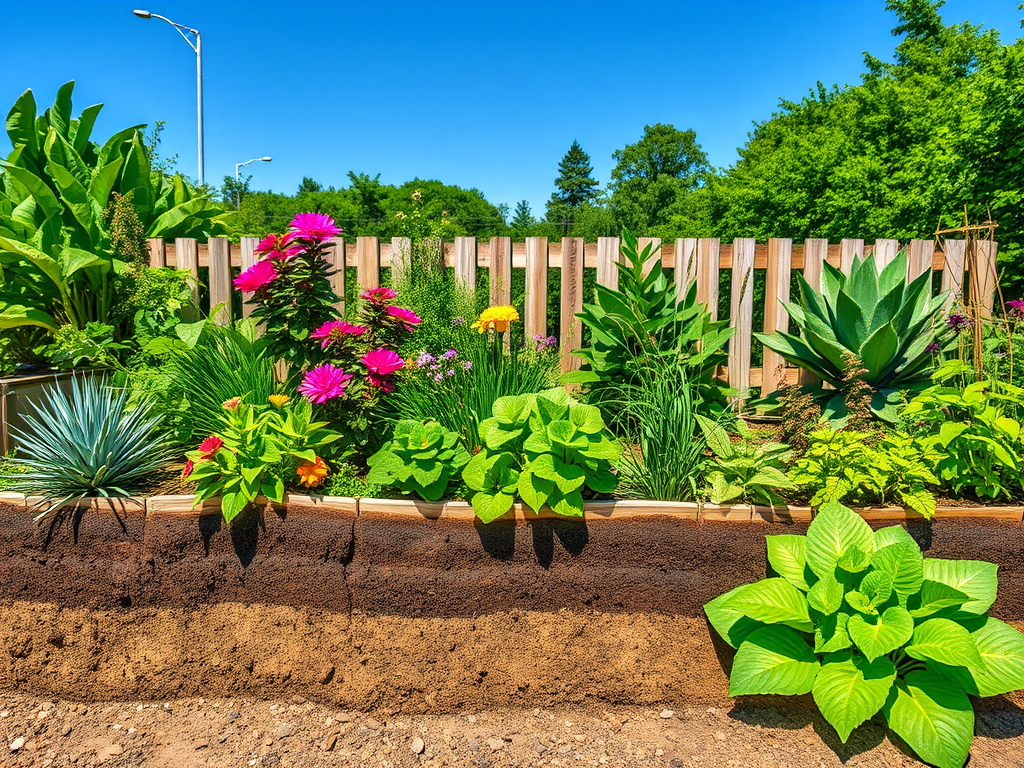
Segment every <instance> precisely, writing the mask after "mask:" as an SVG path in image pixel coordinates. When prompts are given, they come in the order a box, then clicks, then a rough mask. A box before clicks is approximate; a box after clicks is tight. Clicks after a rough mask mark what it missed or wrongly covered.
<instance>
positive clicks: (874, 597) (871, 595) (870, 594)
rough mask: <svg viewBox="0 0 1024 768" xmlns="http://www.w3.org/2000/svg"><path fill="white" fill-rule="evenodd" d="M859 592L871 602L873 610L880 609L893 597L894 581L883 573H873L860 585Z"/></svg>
mask: <svg viewBox="0 0 1024 768" xmlns="http://www.w3.org/2000/svg"><path fill="white" fill-rule="evenodd" d="M859 592H860V593H861V594H862V595H864V596H865V597H867V598H868V600H870V601H871V607H872V608H878V606H880V605H882V604H883V603H884V602H885V601H886V600H888V599H889V597H890V596H891V595H892V579H890V578H889V575H888V574H886V573H883V572H882V571H872V572H871V573H869V574H868V575H867V576H865V577H864V580H863V581H862V582H861V583H860V589H859Z"/></svg>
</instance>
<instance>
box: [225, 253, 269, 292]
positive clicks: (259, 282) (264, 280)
mask: <svg viewBox="0 0 1024 768" xmlns="http://www.w3.org/2000/svg"><path fill="white" fill-rule="evenodd" d="M276 277H277V267H275V266H274V263H273V262H272V261H257V262H256V263H255V264H253V265H252V266H251V267H249V268H248V269H247V270H245V271H244V272H243V273H242V274H240V275H239V276H238V277H236V278H235V279H234V284H235V288H237V289H238V290H240V291H244V292H245V293H255V292H256V291H258V290H259V289H260V288H263V287H264V286H267V285H269V284H270V283H272V282H274V279H275V278H276Z"/></svg>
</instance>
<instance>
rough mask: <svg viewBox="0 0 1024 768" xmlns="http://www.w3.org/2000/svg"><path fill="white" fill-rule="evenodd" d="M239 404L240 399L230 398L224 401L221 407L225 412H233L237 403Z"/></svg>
mask: <svg viewBox="0 0 1024 768" xmlns="http://www.w3.org/2000/svg"><path fill="white" fill-rule="evenodd" d="M241 402H242V398H240V397H232V398H229V399H228V400H225V401H224V402H223V403H222V404H221V405H222V406H223V408H224V410H225V411H233V410H235V408H237V407H238V405H239V403H241Z"/></svg>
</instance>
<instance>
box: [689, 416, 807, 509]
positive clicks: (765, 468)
mask: <svg viewBox="0 0 1024 768" xmlns="http://www.w3.org/2000/svg"><path fill="white" fill-rule="evenodd" d="M697 420H698V422H699V423H700V426H701V430H702V431H703V433H704V440H705V442H706V444H707V446H708V447H709V448H711V450H712V452H713V453H714V454H715V458H714V459H713V460H712V461H711V463H710V465H709V468H708V472H707V484H708V498H710V499H711V503H712V504H725V503H727V502H730V501H735V500H736V499H742V500H743V501H752V502H754V503H758V504H782V503H784V500H783V499H782V497H781V496H779V494H778V493H777V492H776V491H779V490H790V489H793V488H795V487H796V486H795V485H794V484H793V483H792V482H791V481H790V480H789V478H788V477H786V461H787V459H789V457H790V456H791V454H792V452H791V451H790V450H789V446H788V445H784V444H782V443H771V442H767V443H755V442H753V441H752V440H751V439H750V436H749V434H747V432H748V430H747V429H746V427H745V425H744V424H743V422H742V421H739V422H737V426H738V427H739V428H740V429H741V430H743V439H742V440H741V441H740V442H738V443H734V442H732V441H731V440H730V439H729V434H728V433H727V432H726V431H725V429H724V428H723V427H722V425H721V424H719V423H718V422H716V421H712V420H711V419H709V418H707V417H706V416H701V415H698V416H697Z"/></svg>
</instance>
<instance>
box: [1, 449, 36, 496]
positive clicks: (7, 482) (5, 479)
mask: <svg viewBox="0 0 1024 768" xmlns="http://www.w3.org/2000/svg"><path fill="white" fill-rule="evenodd" d="M30 471H31V468H30V467H26V466H23V465H21V464H17V463H15V462H14V454H11V455H9V456H5V457H4V458H2V459H0V491H9V490H11V488H12V487H13V485H14V484H15V483H16V482H17V481H18V475H27V474H28V473H29V472H30Z"/></svg>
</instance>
